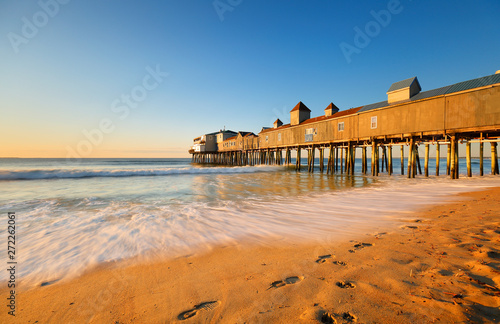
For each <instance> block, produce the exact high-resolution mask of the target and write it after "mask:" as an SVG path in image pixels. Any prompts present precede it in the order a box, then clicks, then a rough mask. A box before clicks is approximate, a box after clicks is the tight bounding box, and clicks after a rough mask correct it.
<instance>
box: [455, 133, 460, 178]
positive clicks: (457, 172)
mask: <svg viewBox="0 0 500 324" xmlns="http://www.w3.org/2000/svg"><path fill="white" fill-rule="evenodd" d="M459 162H460V156H459V152H458V139H456V140H455V179H458V178H459V167H460V165H459Z"/></svg>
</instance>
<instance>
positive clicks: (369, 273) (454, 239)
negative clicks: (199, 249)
mask: <svg viewBox="0 0 500 324" xmlns="http://www.w3.org/2000/svg"><path fill="white" fill-rule="evenodd" d="M460 197H461V198H460V201H457V202H453V203H448V204H445V205H442V206H434V207H431V208H426V209H424V210H420V211H418V212H417V213H415V214H414V215H412V216H411V220H409V221H408V222H407V223H406V224H405V225H403V226H401V227H398V228H391V229H388V230H387V232H382V233H376V234H370V235H365V236H362V237H359V238H358V239H357V240H355V241H349V242H337V241H329V240H325V241H322V242H321V243H314V244H303V243H300V244H299V243H297V244H290V243H288V244H282V243H277V242H272V243H271V242H270V243H269V244H267V245H264V244H260V245H252V244H240V245H228V246H220V247H217V248H214V249H212V250H211V251H209V252H207V253H203V254H200V255H191V256H184V257H181V258H177V259H174V260H157V261H156V262H154V263H147V264H144V263H141V264H137V263H135V262H133V260H128V261H122V262H116V263H112V264H106V265H102V266H100V267H99V268H98V269H94V270H92V271H89V272H87V273H85V274H84V275H82V276H80V277H78V278H75V279H71V280H69V281H64V282H55V283H52V284H47V285H44V286H43V287H36V288H33V289H29V290H25V291H23V290H22V289H21V290H20V291H18V295H17V316H16V318H15V320H16V321H14V322H19V323H37V321H38V323H172V322H181V323H245V322H246V323H321V322H323V323H349V322H358V323H433V322H440V323H453V322H456V323H469V322H478V323H495V322H498V321H500V188H494V189H488V190H486V191H482V192H473V193H467V194H462V195H461V196H460ZM3 287H5V285H4V286H3ZM3 287H2V289H1V290H0V291H1V293H2V296H6V295H7V290H6V289H5V288H3ZM7 320H9V322H10V321H12V317H11V316H7V307H4V310H3V311H2V313H1V315H0V322H2V323H5V322H6V321H7Z"/></svg>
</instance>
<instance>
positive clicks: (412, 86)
mask: <svg viewBox="0 0 500 324" xmlns="http://www.w3.org/2000/svg"><path fill="white" fill-rule="evenodd" d="M420 90H422V88H421V87H420V83H418V79H417V77H413V78H409V79H406V80H403V81H398V82H395V83H393V84H392V85H391V87H390V88H389V90H387V102H388V103H389V104H393V103H398V102H402V101H407V100H410V98H411V97H413V96H414V95H416V94H417V93H419V92H420Z"/></svg>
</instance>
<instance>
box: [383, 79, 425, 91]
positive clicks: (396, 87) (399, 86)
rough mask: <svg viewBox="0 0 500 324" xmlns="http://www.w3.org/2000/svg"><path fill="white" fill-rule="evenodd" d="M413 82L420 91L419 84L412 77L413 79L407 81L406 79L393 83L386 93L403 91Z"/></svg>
mask: <svg viewBox="0 0 500 324" xmlns="http://www.w3.org/2000/svg"><path fill="white" fill-rule="evenodd" d="M413 82H417V85H418V87H419V88H420V89H422V88H421V87H420V83H418V79H417V77H413V78H409V79H406V80H402V81H398V82H394V83H393V84H392V85H391V87H390V88H389V90H387V92H392V91H396V90H400V89H404V88H408V87H409V86H411V85H412V84H413Z"/></svg>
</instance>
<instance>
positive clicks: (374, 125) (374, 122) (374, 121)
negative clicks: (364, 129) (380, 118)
mask: <svg viewBox="0 0 500 324" xmlns="http://www.w3.org/2000/svg"><path fill="white" fill-rule="evenodd" d="M371 128H372V129H375V128H377V116H373V117H372V126H371Z"/></svg>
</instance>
